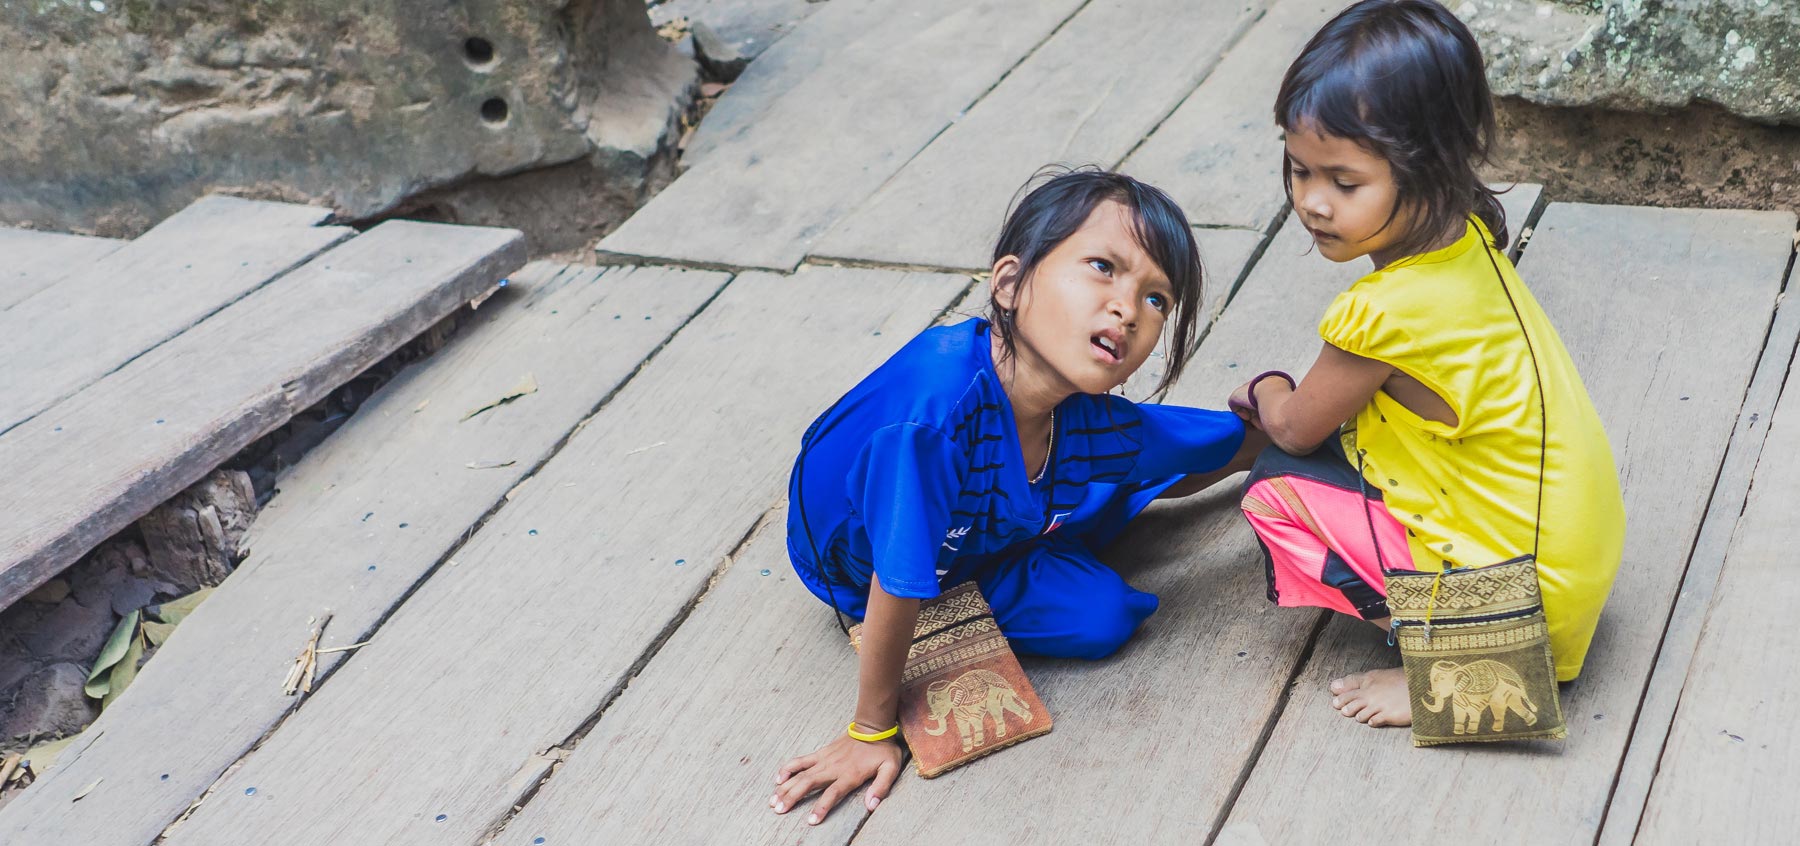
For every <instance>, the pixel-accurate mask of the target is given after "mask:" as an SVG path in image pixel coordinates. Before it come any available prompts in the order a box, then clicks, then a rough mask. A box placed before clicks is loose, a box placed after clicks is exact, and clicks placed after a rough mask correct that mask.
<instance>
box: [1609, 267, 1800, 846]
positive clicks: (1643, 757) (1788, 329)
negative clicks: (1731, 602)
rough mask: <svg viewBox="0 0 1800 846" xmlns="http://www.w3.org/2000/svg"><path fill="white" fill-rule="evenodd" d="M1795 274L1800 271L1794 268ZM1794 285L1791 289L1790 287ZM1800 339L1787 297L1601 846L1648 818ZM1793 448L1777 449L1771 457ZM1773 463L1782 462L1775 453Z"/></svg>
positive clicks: (1618, 844) (1621, 839)
mask: <svg viewBox="0 0 1800 846" xmlns="http://www.w3.org/2000/svg"><path fill="white" fill-rule="evenodd" d="M1789 273H1790V275H1791V274H1792V270H1791V269H1790V270H1789ZM1783 290H1786V286H1783ZM1797 340H1800V307H1796V305H1795V303H1793V302H1792V301H1789V300H1787V299H1786V298H1785V297H1784V298H1783V299H1782V302H1781V304H1780V305H1779V306H1778V307H1777V308H1776V310H1775V320H1774V322H1773V324H1772V325H1771V326H1770V327H1769V337H1768V340H1766V341H1764V342H1763V355H1762V360H1761V361H1759V362H1758V363H1757V365H1756V376H1755V378H1754V379H1752V380H1751V382H1750V390H1749V391H1748V392H1747V393H1746V394H1745V396H1744V404H1743V407H1742V408H1741V409H1739V411H1738V419H1737V428H1736V429H1735V430H1734V431H1733V432H1732V434H1731V445H1730V446H1729V447H1728V448H1727V449H1726V451H1725V461H1724V464H1723V465H1722V466H1721V467H1720V469H1719V479H1718V481H1717V482H1716V483H1715V484H1714V485H1713V495H1712V502H1711V503H1709V504H1708V505H1707V507H1706V517H1705V518H1704V519H1703V520H1702V522H1701V524H1700V536H1699V539H1698V540H1696V541H1695V542H1694V551H1693V553H1692V554H1691V555H1689V556H1688V566H1687V572H1686V574H1684V575H1683V576H1682V580H1681V592H1680V593H1678V594H1677V595H1676V598H1675V608H1674V610H1672V611H1671V612H1670V613H1669V623H1668V626H1667V627H1666V628H1665V629H1664V631H1663V639H1662V647H1661V648H1660V649H1658V650H1657V653H1656V666H1655V667H1654V668H1653V669H1652V670H1651V673H1650V681H1649V683H1648V684H1647V685H1646V686H1645V690H1644V699H1643V704H1641V705H1639V706H1638V712H1637V719H1636V721H1635V722H1634V723H1633V725H1632V731H1631V743H1630V745H1629V746H1628V747H1627V748H1626V750H1625V759H1624V762H1623V763H1622V764H1621V765H1620V766H1619V777H1618V782H1617V785H1616V786H1615V787H1614V788H1613V794H1612V799H1611V801H1609V802H1608V803H1607V806H1606V819H1605V821H1604V823H1603V825H1602V827H1601V829H1600V838H1599V840H1598V842H1599V844H1600V846H1624V844H1628V843H1631V842H1632V840H1633V838H1634V837H1635V836H1636V834H1637V831H1638V824H1639V822H1640V820H1641V819H1642V817H1643V814H1644V808H1645V802H1646V801H1647V800H1648V798H1649V794H1650V787H1651V782H1652V781H1653V780H1654V779H1655V778H1656V775H1657V772H1658V768H1659V767H1660V766H1661V761H1662V758H1663V755H1664V752H1663V749H1664V745H1665V743H1666V742H1667V741H1668V739H1669V731H1670V729H1671V727H1672V724H1673V721H1674V718H1675V709H1676V705H1677V703H1678V702H1680V701H1682V697H1683V693H1682V691H1683V686H1684V684H1685V683H1686V682H1687V679H1688V673H1689V670H1690V668H1691V667H1693V666H1694V663H1695V661H1696V660H1697V658H1696V655H1695V652H1696V648H1697V647H1698V645H1699V642H1700V636H1701V627H1702V624H1703V623H1704V622H1705V620H1706V616H1707V613H1708V612H1707V609H1708V607H1709V606H1711V605H1712V602H1713V596H1714V590H1715V588H1716V586H1717V585H1718V582H1719V578H1720V575H1719V574H1720V572H1721V571H1722V570H1723V569H1724V567H1725V566H1726V561H1727V558H1726V556H1727V554H1728V551H1729V549H1730V547H1731V544H1732V543H1733V540H1732V538H1733V533H1734V530H1735V529H1736V527H1737V525H1738V521H1739V516H1740V515H1741V514H1742V513H1743V512H1744V509H1745V498H1746V497H1747V496H1748V494H1749V492H1750V485H1751V481H1752V479H1753V477H1757V476H1758V474H1759V473H1760V468H1761V466H1762V463H1761V462H1762V459H1763V450H1764V448H1765V442H1764V439H1765V437H1766V436H1767V435H1768V434H1769V424H1770V422H1771V420H1772V418H1773V416H1774V413H1775V405H1776V401H1777V400H1778V399H1779V398H1780V397H1781V396H1782V394H1783V393H1784V391H1783V388H1782V383H1783V381H1784V380H1785V379H1786V378H1787V374H1788V368H1789V366H1790V364H1791V363H1792V361H1793V356H1794V347H1795V343H1796V341H1797ZM1785 454H1786V453H1785V452H1776V453H1770V455H1771V456H1775V455H1785ZM1769 460H1770V461H1778V460H1780V459H1776V458H1773V457H1772V458H1770V459H1769Z"/></svg>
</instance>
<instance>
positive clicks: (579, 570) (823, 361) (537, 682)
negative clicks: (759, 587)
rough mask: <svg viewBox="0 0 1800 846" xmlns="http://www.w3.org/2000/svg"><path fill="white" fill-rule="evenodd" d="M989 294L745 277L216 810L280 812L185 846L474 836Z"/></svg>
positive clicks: (321, 694) (952, 284) (224, 827)
mask: <svg viewBox="0 0 1800 846" xmlns="http://www.w3.org/2000/svg"><path fill="white" fill-rule="evenodd" d="M967 282H968V280H967V279H966V278H962V277H951V276H942V275H926V274H895V273H883V272H877V271H856V270H847V269H840V268H810V269H807V270H804V271H802V272H800V273H798V274H796V275H793V276H777V275H771V274H746V275H743V276H740V277H738V278H736V279H735V280H734V281H733V282H732V283H731V284H730V285H728V286H727V287H726V288H725V291H724V293H722V294H720V295H719V297H718V299H716V300H715V301H714V302H713V303H712V304H711V305H710V306H708V308H707V309H706V311H704V312H702V313H701V314H700V316H699V317H697V318H696V319H695V320H694V321H693V322H691V323H689V324H688V326H687V327H686V328H684V329H683V330H682V331H681V333H680V334H678V335H677V336H676V337H675V339H674V340H673V341H671V342H670V343H669V345H668V346H667V347H665V348H664V349H663V350H662V352H660V353H659V354H658V355H657V357H656V358H655V359H654V360H652V361H651V362H650V363H649V364H648V365H647V366H646V367H645V368H644V369H643V371H642V372H641V373H640V374H639V375H638V376H637V378H635V379H633V380H632V382H631V383H630V384H628V385H626V386H625V388H624V389H623V390H621V391H620V392H619V394H618V396H616V397H615V398H614V399H613V400H612V401H611V402H610V403H609V404H608V405H607V407H606V408H604V409H602V410H601V411H600V413H599V414H597V415H596V416H594V417H593V418H592V419H591V420H589V421H588V422H587V423H586V425H585V426H584V427H583V428H582V429H581V430H580V431H579V432H577V433H576V434H575V435H574V436H573V437H572V438H571V439H570V441H569V443H568V445H567V446H566V447H565V448H564V449H563V450H562V451H561V452H560V453H558V454H557V456H556V457H555V458H554V459H552V460H551V461H550V462H549V463H547V464H546V465H545V466H544V468H543V469H542V470H541V471H539V473H538V474H537V476H536V477H535V478H534V479H533V480H532V481H531V482H530V483H529V484H527V485H526V486H524V487H523V488H522V489H521V490H519V491H518V493H517V494H516V495H515V496H514V497H513V498H512V500H511V503H510V504H509V505H508V506H507V507H505V508H502V509H501V510H500V511H499V512H498V513H496V514H495V515H494V517H493V518H492V519H490V520H489V521H488V522H487V524H486V525H485V526H483V527H482V529H481V530H480V531H478V532H477V533H476V534H475V536H474V537H473V538H471V539H470V541H469V543H468V544H467V545H466V546H465V547H464V548H463V549H462V550H460V551H459V552H458V553H457V556H456V559H457V561H458V564H457V566H456V567H455V568H443V569H440V570H439V571H438V572H437V574H436V575H435V576H434V577H433V578H431V579H430V580H428V581H426V582H425V584H424V585H422V586H421V587H420V588H419V589H418V591H417V592H416V593H414V594H413V595H412V596H411V598H409V599H408V600H407V601H406V603H405V604H403V605H401V606H400V608H399V609H398V610H396V611H395V612H394V614H393V616H392V617H390V618H389V619H388V620H387V621H386V622H385V623H384V624H383V625H382V627H381V628H380V629H379V630H378V631H377V632H376V633H375V635H374V638H373V642H372V643H371V644H370V645H368V646H365V647H363V648H362V649H359V650H357V652H356V654H355V656H354V657H352V658H351V659H350V660H349V661H348V662H347V663H346V664H345V665H344V666H343V668H341V669H340V670H339V672H338V673H337V675H336V676H335V677H334V678H333V679H332V680H331V682H330V683H329V684H327V685H324V686H323V687H322V688H321V689H320V690H319V691H318V692H316V693H315V694H314V695H313V698H312V699H311V700H310V701H309V702H308V703H307V704H306V705H305V706H304V707H302V708H300V709H299V710H298V711H296V712H295V714H294V715H293V716H291V717H289V718H288V720H287V721H286V722H285V723H283V724H282V726H281V727H280V729H278V730H277V731H275V732H274V733H273V734H272V735H270V737H269V739H268V740H267V741H266V742H265V743H264V744H263V745H262V746H261V747H260V748H259V749H258V750H257V751H255V752H252V753H251V754H250V755H249V756H248V757H247V758H246V759H245V760H244V762H243V764H242V766H241V767H240V768H238V769H236V770H234V771H232V772H230V773H228V774H227V775H226V776H224V778H223V779H222V780H221V781H220V782H219V787H218V790H217V792H216V793H215V795H218V796H236V795H237V794H239V793H241V792H242V790H243V789H244V788H245V787H248V786H251V785H255V786H257V787H258V789H259V790H260V791H262V792H263V793H266V794H273V795H279V796H281V797H282V801H281V802H279V803H265V804H260V805H254V806H253V805H248V804H245V803H238V802H217V801H213V802H207V803H205V804H203V805H201V806H200V808H199V809H198V810H197V811H195V813H194V814H193V816H192V817H190V818H189V819H188V821H187V822H185V823H183V824H182V826H181V827H180V828H178V829H176V830H175V831H174V832H173V833H172V835H171V836H170V837H169V839H168V843H170V844H171V846H181V844H186V843H212V842H251V841H253V842H257V843H263V844H268V846H278V844H287V843H294V844H300V843H306V844H310V843H315V842H317V840H318V835H319V832H324V831H356V832H357V833H358V836H359V838H361V839H364V840H367V841H368V842H378V843H384V844H390V845H391V846H401V844H408V843H421V844H426V843H429V844H437V843H443V842H473V841H475V840H476V839H477V838H478V836H479V835H481V834H482V833H483V832H484V831H485V830H486V829H487V827H488V826H490V825H492V824H494V823H497V822H498V821H499V820H500V819H501V817H502V816H503V815H504V814H505V813H507V811H508V810H509V809H510V808H511V807H512V805H513V804H514V803H516V802H519V801H521V800H522V799H523V798H524V796H525V795H526V794H527V793H528V792H529V791H530V790H531V789H532V788H533V787H534V786H535V784H536V782H537V778H538V777H539V776H540V775H541V774H542V773H543V772H544V771H545V770H546V769H547V767H548V766H549V761H548V760H547V759H546V758H544V757H543V756H541V755H540V754H539V753H542V752H543V751H544V750H545V749H547V748H550V747H553V746H556V745H558V744H561V743H563V742H564V741H565V739H567V738H568V737H569V736H570V735H571V734H573V733H574V732H576V730H577V729H578V728H580V727H581V726H582V725H583V724H584V723H586V722H587V721H588V720H589V719H590V718H591V717H592V716H593V715H594V713H595V711H596V710H597V709H599V708H600V707H601V706H602V705H603V704H604V703H606V702H607V701H608V700H609V699H610V698H611V697H612V696H613V695H614V694H616V692H617V691H618V690H619V689H621V688H622V687H623V685H624V684H625V682H626V680H627V679H628V678H629V677H630V676H631V674H632V673H633V672H635V670H636V665H637V663H638V662H639V661H640V660H641V659H642V658H643V656H645V654H646V653H647V652H648V651H652V650H653V649H654V647H655V645H656V644H658V643H659V642H660V641H661V639H662V638H663V637H665V636H666V633H667V632H668V631H669V630H670V628H671V627H672V626H673V625H675V624H676V623H678V622H679V620H680V619H681V618H682V616H683V615H684V614H685V609H686V608H687V607H689V606H691V604H692V602H693V601H694V598H695V597H696V596H698V594H699V593H700V592H701V591H702V590H703V589H704V587H705V585H706V584H707V582H708V579H709V576H710V575H711V574H712V572H713V571H714V569H715V568H716V567H717V566H718V564H719V562H721V561H722V560H723V559H724V558H725V556H726V555H727V554H730V553H732V552H733V550H734V549H735V548H736V547H737V546H738V544H739V543H740V542H741V541H742V540H743V539H744V537H745V534H746V532H747V531H748V530H749V529H750V528H751V527H752V526H754V525H755V524H756V523H757V521H758V519H759V518H760V517H762V516H763V515H764V514H765V513H766V512H767V511H768V509H769V507H770V506H771V505H772V504H773V503H775V502H777V501H779V500H780V498H781V496H782V492H783V491H784V490H785V477H786V473H787V469H788V465H789V462H790V461H791V460H792V457H793V448H794V446H795V444H796V443H797V440H796V439H797V438H798V434H799V433H800V432H801V431H803V430H804V428H805V426H806V423H807V422H808V421H809V420H811V419H812V417H813V416H814V415H816V414H817V413H818V412H819V411H820V410H821V409H823V408H824V407H825V406H826V405H827V404H829V403H830V401H831V400H832V399H833V398H835V397H836V396H837V394H838V393H839V392H841V391H842V390H844V389H846V388H847V387H848V386H849V385H851V384H854V382H855V381H856V379H858V378H860V377H861V376H862V375H863V374H864V373H866V372H868V370H869V369H871V368H873V367H874V366H875V365H876V364H878V363H879V362H880V361H881V360H882V359H883V358H884V357H886V356H887V355H888V354H890V353H891V352H892V351H893V350H894V349H896V348H897V347H898V346H899V345H900V344H901V343H903V342H904V341H905V340H906V339H908V338H910V337H911V336H912V335H913V334H914V333H915V332H917V331H918V330H919V329H921V328H923V327H924V326H925V325H927V324H928V323H929V322H930V321H931V319H932V318H933V317H935V316H936V315H937V314H938V313H939V312H940V311H941V310H942V309H943V308H944V307H945V306H946V305H948V304H949V303H951V302H952V301H953V300H954V299H955V298H956V297H958V296H959V295H960V294H961V293H962V291H963V290H964V288H965V287H966V286H967ZM827 301H828V302H831V303H832V304H833V308H832V314H831V315H830V316H829V318H828V319H819V316H818V313H817V311H816V306H817V304H818V303H820V302H827ZM876 333H880V334H876ZM823 349H828V350H831V351H832V354H831V355H828V356H821V355H819V351H820V350H823ZM657 443H663V444H666V445H665V446H662V447H659V448H656V449H651V450H644V449H642V448H643V447H645V446H648V445H651V444H657ZM532 529H535V530H537V531H538V534H537V535H535V536H534V535H530V534H529V532H530V530H532ZM677 559H685V561H686V562H687V566H681V567H677V566H674V563H673V562H674V561H675V560H677ZM471 614H474V615H475V616H474V617H471ZM472 621H473V622H475V623H480V621H494V622H493V624H492V625H474V626H473V627H472V625H471V624H472ZM345 772H352V773H357V774H358V775H357V777H355V778H349V779H346V778H343V777H342V774H343V773H345ZM427 809H429V810H430V812H431V813H432V814H438V813H442V814H447V815H448V819H447V820H446V821H445V822H444V823H442V824H438V825H433V826H429V827H421V826H419V825H418V824H417V820H418V817H417V816H416V815H417V814H422V813H425V812H426V810H427Z"/></svg>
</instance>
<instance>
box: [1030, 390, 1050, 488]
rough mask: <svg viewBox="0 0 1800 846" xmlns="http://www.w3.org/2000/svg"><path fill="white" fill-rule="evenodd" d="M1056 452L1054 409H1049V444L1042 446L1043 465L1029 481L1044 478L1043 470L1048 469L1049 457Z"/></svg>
mask: <svg viewBox="0 0 1800 846" xmlns="http://www.w3.org/2000/svg"><path fill="white" fill-rule="evenodd" d="M1055 454H1056V409H1054V408H1052V409H1050V444H1049V445H1048V446H1046V447H1044V466H1042V467H1039V468H1038V471H1037V475H1036V476H1033V477H1031V483H1032V484H1034V485H1035V484H1037V483H1039V482H1042V481H1043V480H1044V472H1045V471H1047V470H1049V469H1050V457H1051V456H1053V455H1055Z"/></svg>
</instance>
